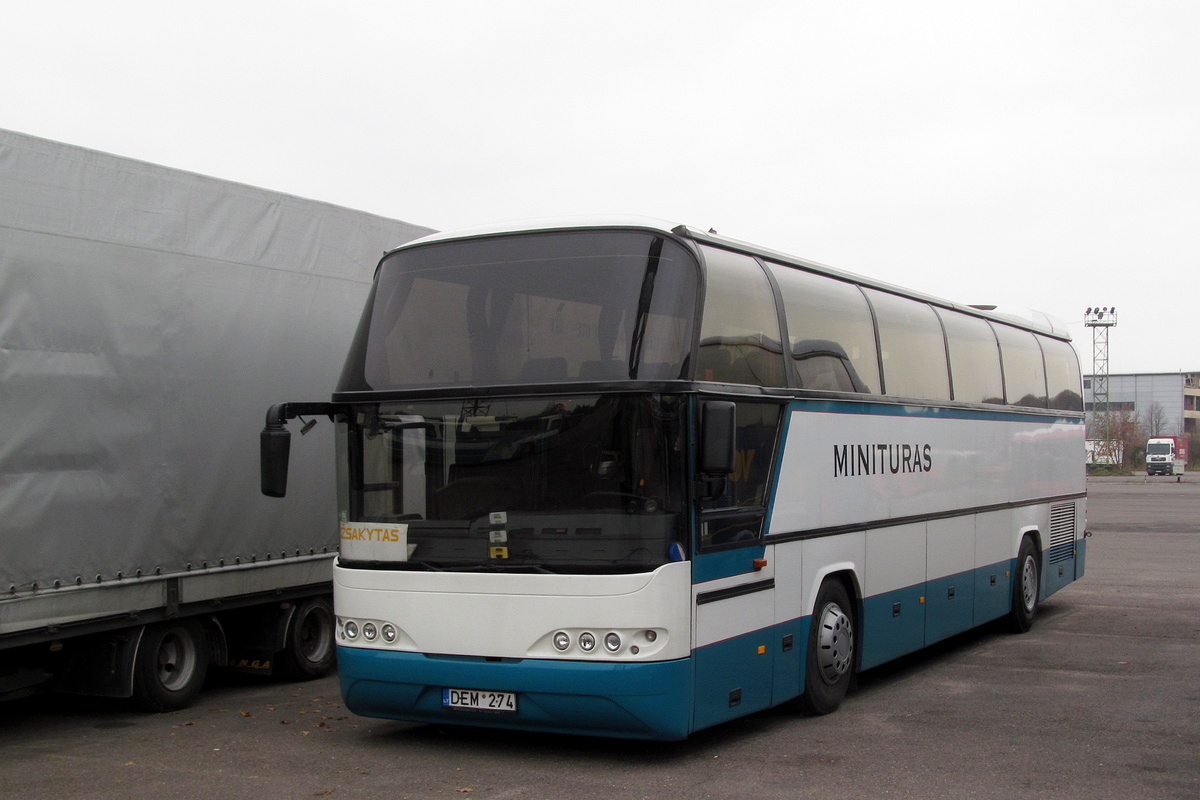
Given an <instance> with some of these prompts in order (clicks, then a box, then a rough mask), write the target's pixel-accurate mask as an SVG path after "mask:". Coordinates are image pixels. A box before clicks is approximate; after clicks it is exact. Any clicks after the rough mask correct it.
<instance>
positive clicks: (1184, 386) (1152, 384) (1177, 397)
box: [1083, 372, 1200, 436]
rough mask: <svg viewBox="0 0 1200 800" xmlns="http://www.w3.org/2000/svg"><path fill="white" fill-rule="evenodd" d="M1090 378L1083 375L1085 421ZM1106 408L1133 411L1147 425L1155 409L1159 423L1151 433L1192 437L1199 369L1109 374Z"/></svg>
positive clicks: (1198, 412)
mask: <svg viewBox="0 0 1200 800" xmlns="http://www.w3.org/2000/svg"><path fill="white" fill-rule="evenodd" d="M1092 378H1093V376H1091V375H1084V376H1083V403H1084V410H1085V411H1087V414H1088V423H1089V424H1091V421H1092V410H1093V409H1092V405H1093V404H1092ZM1156 404H1157V407H1156ZM1108 407H1109V410H1110V411H1132V412H1135V413H1136V414H1137V415H1138V417H1139V418H1140V419H1141V422H1142V424H1143V425H1148V424H1149V423H1150V421H1151V419H1152V417H1153V416H1154V415H1155V412H1156V411H1157V412H1158V414H1159V423H1160V425H1159V429H1158V430H1157V431H1153V433H1157V434H1160V435H1163V436H1178V435H1180V434H1182V435H1184V436H1193V435H1194V434H1195V433H1196V431H1197V424H1198V421H1200V372H1150V373H1139V374H1134V375H1112V374H1110V375H1109V376H1108ZM1149 432H1150V431H1148V433H1149Z"/></svg>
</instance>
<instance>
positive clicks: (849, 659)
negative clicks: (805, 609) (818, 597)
mask: <svg viewBox="0 0 1200 800" xmlns="http://www.w3.org/2000/svg"><path fill="white" fill-rule="evenodd" d="M817 625H818V629H817V668H818V670H819V671H820V673H821V678H822V679H824V681H825V682H826V683H827V684H829V685H831V686H832V685H833V684H835V683H837V682H838V680H839V679H841V677H842V676H843V675H845V674H846V673H847V672H849V671H850V668H851V665H852V664H853V660H854V631H853V627H852V625H851V622H850V617H849V615H847V614H846V612H845V611H842V608H841V606H839V605H838V604H837V603H828V604H826V605H825V607H824V608H823V609H821V615H820V618H819V620H818V622H817Z"/></svg>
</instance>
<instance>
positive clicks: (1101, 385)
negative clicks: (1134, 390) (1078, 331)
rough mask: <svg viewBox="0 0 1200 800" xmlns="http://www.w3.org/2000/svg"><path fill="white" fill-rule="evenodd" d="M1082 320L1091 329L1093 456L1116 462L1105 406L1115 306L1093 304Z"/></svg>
mask: <svg viewBox="0 0 1200 800" xmlns="http://www.w3.org/2000/svg"><path fill="white" fill-rule="evenodd" d="M1083 324H1084V326H1085V327H1088V328H1091V329H1092V438H1093V439H1094V440H1096V449H1095V450H1094V451H1093V457H1092V460H1093V462H1094V463H1097V464H1116V463H1118V462H1119V461H1120V460H1121V457H1122V454H1121V452H1120V447H1118V445H1117V442H1115V441H1114V440H1113V437H1112V420H1111V418H1110V416H1109V407H1108V330H1109V328H1113V327H1115V326H1116V324H1117V309H1116V306H1113V307H1112V308H1109V307H1108V306H1104V307H1103V308H1101V307H1100V306H1094V307H1092V308H1089V309H1088V310H1087V311H1086V312H1085V313H1084V315H1083Z"/></svg>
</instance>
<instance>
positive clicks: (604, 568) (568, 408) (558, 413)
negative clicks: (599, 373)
mask: <svg viewBox="0 0 1200 800" xmlns="http://www.w3.org/2000/svg"><path fill="white" fill-rule="evenodd" d="M683 405H684V404H683V402H682V401H681V399H680V397H678V396H674V395H653V394H619V395H613V394H606V395H600V396H594V395H593V396H562V397H548V398H547V397H543V398H519V399H499V398H477V399H470V400H458V401H444V400H443V401H424V402H406V403H381V404H370V405H363V406H355V407H354V410H353V412H352V413H350V414H348V415H345V416H344V417H343V419H342V421H341V422H339V426H338V427H339V432H340V436H339V445H340V446H341V447H343V448H344V450H345V452H344V453H343V457H342V458H339V460H338V463H339V465H342V466H341V471H342V475H341V480H340V481H339V483H340V485H341V492H340V493H339V494H340V496H339V508H340V509H342V511H343V514H344V515H345V516H346V517H348V518H349V519H351V520H354V521H364V522H390V523H403V524H404V525H406V526H407V543H408V551H409V552H408V556H407V561H403V562H400V563H396V564H380V565H375V566H383V567H394V568H399V569H437V570H443V569H459V570H461V569H489V570H514V569H517V570H534V571H549V572H640V571H648V570H651V569H654V568H655V567H658V566H661V565H662V564H664V563H666V562H667V561H668V560H672V559H675V560H678V559H682V558H683V557H684V553H685V550H684V549H683V548H684V547H685V539H686V534H685V529H684V521H683V519H682V515H681V511H682V509H683V504H684V500H685V482H684V479H683V475H684V461H683V452H682V450H683V448H682V447H681V442H682V438H683V424H682V420H681V416H682V410H683ZM343 560H345V554H343Z"/></svg>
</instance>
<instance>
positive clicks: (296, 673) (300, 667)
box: [279, 597, 337, 681]
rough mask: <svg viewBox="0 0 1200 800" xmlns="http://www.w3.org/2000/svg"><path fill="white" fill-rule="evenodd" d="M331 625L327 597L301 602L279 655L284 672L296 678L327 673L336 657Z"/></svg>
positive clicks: (330, 613)
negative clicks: (285, 643)
mask: <svg viewBox="0 0 1200 800" xmlns="http://www.w3.org/2000/svg"><path fill="white" fill-rule="evenodd" d="M334 626H335V622H334V617H333V603H331V602H330V601H329V598H326V597H314V598H312V599H310V600H306V601H304V602H303V603H301V604H300V605H299V606H298V607H297V608H296V611H295V613H294V614H292V620H291V622H290V623H288V632H287V645H286V646H285V647H284V648H283V651H282V652H281V653H280V654H279V664H280V667H281V668H282V671H283V674H284V675H286V676H287V677H289V678H292V679H293V680H299V681H310V680H313V679H315V678H322V677H324V676H326V675H328V674H329V672H330V670H332V669H333V662H334V660H335V658H336V656H337V648H336V647H335V646H334Z"/></svg>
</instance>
